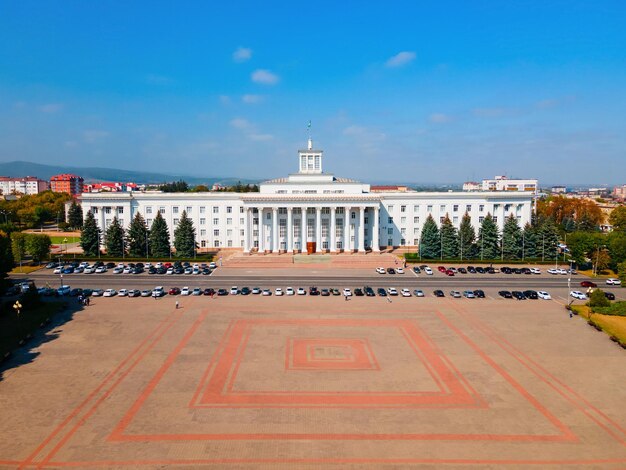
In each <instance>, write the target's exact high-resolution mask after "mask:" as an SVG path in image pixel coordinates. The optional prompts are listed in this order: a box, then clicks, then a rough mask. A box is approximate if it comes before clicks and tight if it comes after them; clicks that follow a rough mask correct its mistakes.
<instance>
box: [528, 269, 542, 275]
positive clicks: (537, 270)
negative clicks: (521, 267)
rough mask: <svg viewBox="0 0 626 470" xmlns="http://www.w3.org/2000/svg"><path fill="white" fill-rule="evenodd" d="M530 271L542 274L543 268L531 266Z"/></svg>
mask: <svg viewBox="0 0 626 470" xmlns="http://www.w3.org/2000/svg"><path fill="white" fill-rule="evenodd" d="M530 272H531V273H533V274H541V269H539V268H530Z"/></svg>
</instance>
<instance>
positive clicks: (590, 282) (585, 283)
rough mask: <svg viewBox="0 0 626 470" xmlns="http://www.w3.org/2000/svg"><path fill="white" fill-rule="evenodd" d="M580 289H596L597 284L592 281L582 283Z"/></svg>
mask: <svg viewBox="0 0 626 470" xmlns="http://www.w3.org/2000/svg"><path fill="white" fill-rule="evenodd" d="M580 287H598V284H596V283H595V282H592V281H582V282H581V283H580Z"/></svg>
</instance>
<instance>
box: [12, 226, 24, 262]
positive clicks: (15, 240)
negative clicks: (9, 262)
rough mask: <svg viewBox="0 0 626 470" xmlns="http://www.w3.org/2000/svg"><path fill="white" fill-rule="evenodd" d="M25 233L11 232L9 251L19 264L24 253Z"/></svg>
mask: <svg viewBox="0 0 626 470" xmlns="http://www.w3.org/2000/svg"><path fill="white" fill-rule="evenodd" d="M26 238H27V237H26V234H25V233H23V232H12V233H11V251H12V253H13V260H14V261H15V262H16V263H19V264H20V266H21V264H22V261H23V260H24V256H25V255H26Z"/></svg>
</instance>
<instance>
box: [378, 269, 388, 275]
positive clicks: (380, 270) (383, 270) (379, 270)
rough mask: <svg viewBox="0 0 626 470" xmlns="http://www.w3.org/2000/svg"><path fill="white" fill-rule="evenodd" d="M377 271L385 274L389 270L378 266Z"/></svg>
mask: <svg viewBox="0 0 626 470" xmlns="http://www.w3.org/2000/svg"><path fill="white" fill-rule="evenodd" d="M376 272H377V273H378V274H385V273H386V272H387V271H385V268H376Z"/></svg>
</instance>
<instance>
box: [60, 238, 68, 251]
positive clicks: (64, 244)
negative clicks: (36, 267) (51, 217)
mask: <svg viewBox="0 0 626 470" xmlns="http://www.w3.org/2000/svg"><path fill="white" fill-rule="evenodd" d="M63 246H65V251H67V237H65V238H63V245H61V255H62V254H63Z"/></svg>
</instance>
